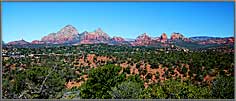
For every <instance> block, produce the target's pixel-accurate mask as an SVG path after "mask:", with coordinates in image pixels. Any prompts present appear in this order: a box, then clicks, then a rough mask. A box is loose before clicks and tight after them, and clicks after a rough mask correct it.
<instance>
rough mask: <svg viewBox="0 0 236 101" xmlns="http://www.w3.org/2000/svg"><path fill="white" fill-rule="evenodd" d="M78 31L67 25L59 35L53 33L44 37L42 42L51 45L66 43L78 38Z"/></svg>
mask: <svg viewBox="0 0 236 101" xmlns="http://www.w3.org/2000/svg"><path fill="white" fill-rule="evenodd" d="M77 35H78V31H77V29H76V28H75V27H73V26H72V25H67V26H65V27H64V28H62V29H61V30H60V31H59V32H57V33H51V34H49V35H48V36H44V37H43V38H42V39H41V40H42V41H44V42H49V43H65V42H68V41H73V40H74V39H76V38H77Z"/></svg>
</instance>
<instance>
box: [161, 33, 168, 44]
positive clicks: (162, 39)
mask: <svg viewBox="0 0 236 101" xmlns="http://www.w3.org/2000/svg"><path fill="white" fill-rule="evenodd" d="M165 41H167V35H166V33H163V34H162V35H161V42H165Z"/></svg>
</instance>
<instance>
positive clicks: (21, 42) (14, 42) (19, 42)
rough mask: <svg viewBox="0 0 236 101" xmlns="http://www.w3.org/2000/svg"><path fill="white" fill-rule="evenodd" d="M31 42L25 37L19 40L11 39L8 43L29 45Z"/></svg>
mask: <svg viewBox="0 0 236 101" xmlns="http://www.w3.org/2000/svg"><path fill="white" fill-rule="evenodd" d="M28 44H30V43H29V42H27V41H25V40H24V39H21V40H18V41H11V42H8V43H7V45H28Z"/></svg>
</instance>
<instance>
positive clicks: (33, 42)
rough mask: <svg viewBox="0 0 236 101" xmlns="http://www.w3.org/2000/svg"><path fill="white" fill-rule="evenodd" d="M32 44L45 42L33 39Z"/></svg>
mask: <svg viewBox="0 0 236 101" xmlns="http://www.w3.org/2000/svg"><path fill="white" fill-rule="evenodd" d="M31 44H45V42H43V41H39V40H33V41H32V42H31Z"/></svg>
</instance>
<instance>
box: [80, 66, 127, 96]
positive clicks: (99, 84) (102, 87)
mask: <svg viewBox="0 0 236 101" xmlns="http://www.w3.org/2000/svg"><path fill="white" fill-rule="evenodd" d="M120 70H121V67H118V66H115V65H106V66H103V67H98V68H96V69H92V70H91V71H90V72H89V75H88V80H87V81H86V82H85V83H84V84H82V85H81V87H80V91H81V92H80V97H81V98H86V99H88V98H89V99H91V98H92V99H95V98H103V99H104V98H105V99H107V98H111V97H112V96H111V95H110V94H109V93H108V91H111V88H112V87H114V86H116V85H117V84H118V83H119V82H122V81H124V79H125V75H124V74H119V72H120Z"/></svg>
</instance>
